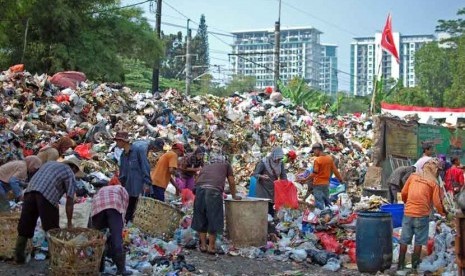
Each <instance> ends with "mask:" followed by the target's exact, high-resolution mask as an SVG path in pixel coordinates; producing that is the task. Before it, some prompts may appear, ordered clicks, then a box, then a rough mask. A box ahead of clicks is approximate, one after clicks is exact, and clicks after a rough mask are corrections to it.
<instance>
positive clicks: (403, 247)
mask: <svg viewBox="0 0 465 276" xmlns="http://www.w3.org/2000/svg"><path fill="white" fill-rule="evenodd" d="M406 254H407V245H402V244H401V245H400V249H399V261H398V262H397V270H404V269H405V255H406Z"/></svg>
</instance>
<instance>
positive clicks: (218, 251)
mask: <svg viewBox="0 0 465 276" xmlns="http://www.w3.org/2000/svg"><path fill="white" fill-rule="evenodd" d="M207 252H208V254H210V255H217V254H218V255H224V251H223V250H222V249H218V250H215V251H210V250H208V251H207Z"/></svg>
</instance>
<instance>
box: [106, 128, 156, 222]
mask: <svg viewBox="0 0 465 276" xmlns="http://www.w3.org/2000/svg"><path fill="white" fill-rule="evenodd" d="M114 140H115V141H116V146H117V147H118V148H120V149H123V152H122V153H121V157H120V168H119V169H120V174H119V181H120V182H121V185H122V186H123V187H124V188H125V189H126V191H127V192H128V194H129V204H128V208H127V210H126V216H125V220H126V222H130V221H132V220H133V219H134V213H135V212H136V207H137V202H138V200H139V195H140V194H141V193H142V191H143V189H144V184H147V185H151V184H152V182H151V180H150V164H149V161H148V159H147V148H145V145H143V146H141V145H139V146H138V145H133V144H131V143H130V141H129V133H127V132H125V131H119V132H117V133H116V136H115V138H114Z"/></svg>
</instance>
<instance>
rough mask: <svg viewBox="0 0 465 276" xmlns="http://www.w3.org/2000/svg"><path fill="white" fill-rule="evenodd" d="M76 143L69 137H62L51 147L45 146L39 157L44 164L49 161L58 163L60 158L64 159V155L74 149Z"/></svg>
mask: <svg viewBox="0 0 465 276" xmlns="http://www.w3.org/2000/svg"><path fill="white" fill-rule="evenodd" d="M75 146H76V142H74V140H73V139H71V138H69V137H61V138H60V139H58V141H56V142H55V143H53V144H51V145H50V146H45V147H43V148H42V149H40V150H39V153H38V154H37V157H39V158H40V160H42V164H45V163H47V162H48V161H57V160H58V158H60V157H62V156H63V154H64V153H65V152H66V151H67V150H68V149H70V148H74V147H75Z"/></svg>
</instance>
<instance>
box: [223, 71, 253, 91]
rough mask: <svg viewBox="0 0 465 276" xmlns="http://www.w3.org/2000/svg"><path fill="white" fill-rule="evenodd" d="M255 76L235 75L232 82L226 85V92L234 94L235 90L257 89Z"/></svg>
mask: <svg viewBox="0 0 465 276" xmlns="http://www.w3.org/2000/svg"><path fill="white" fill-rule="evenodd" d="M255 82H256V79H255V77H252V76H242V75H233V76H232V79H231V82H230V83H229V84H228V85H227V86H226V93H227V94H232V93H234V92H240V93H242V92H250V91H253V90H254V89H255Z"/></svg>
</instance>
